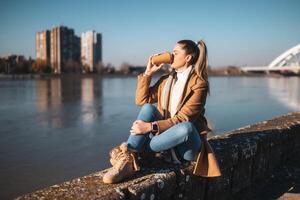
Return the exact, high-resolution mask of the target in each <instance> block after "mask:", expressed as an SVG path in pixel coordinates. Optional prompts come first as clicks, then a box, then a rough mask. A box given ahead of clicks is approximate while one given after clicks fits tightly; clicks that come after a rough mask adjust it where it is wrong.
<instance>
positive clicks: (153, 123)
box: [151, 122, 158, 133]
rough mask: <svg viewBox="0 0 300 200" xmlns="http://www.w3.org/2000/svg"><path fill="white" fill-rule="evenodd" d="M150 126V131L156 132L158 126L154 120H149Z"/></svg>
mask: <svg viewBox="0 0 300 200" xmlns="http://www.w3.org/2000/svg"><path fill="white" fill-rule="evenodd" d="M151 127H152V130H151V132H152V133H157V132H158V126H157V123H156V122H151Z"/></svg>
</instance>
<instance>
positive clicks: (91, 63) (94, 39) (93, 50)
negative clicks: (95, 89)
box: [81, 31, 102, 72]
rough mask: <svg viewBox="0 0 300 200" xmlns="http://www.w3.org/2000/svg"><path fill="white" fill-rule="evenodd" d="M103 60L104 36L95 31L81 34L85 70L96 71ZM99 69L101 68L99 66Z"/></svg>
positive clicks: (82, 59)
mask: <svg viewBox="0 0 300 200" xmlns="http://www.w3.org/2000/svg"><path fill="white" fill-rule="evenodd" d="M101 61H102V37H101V34H100V33H97V32H95V31H87V32H84V33H82V34H81V63H82V65H83V67H84V68H83V70H84V71H88V72H93V71H95V68H96V66H101ZM97 70H101V69H100V68H97Z"/></svg>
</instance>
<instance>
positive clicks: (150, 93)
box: [135, 74, 165, 106]
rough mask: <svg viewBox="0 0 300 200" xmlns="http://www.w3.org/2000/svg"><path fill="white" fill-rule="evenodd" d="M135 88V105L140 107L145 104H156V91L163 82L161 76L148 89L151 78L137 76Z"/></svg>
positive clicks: (141, 75)
mask: <svg viewBox="0 0 300 200" xmlns="http://www.w3.org/2000/svg"><path fill="white" fill-rule="evenodd" d="M137 78H138V81H137V88H136V92H135V103H136V105H138V106H142V105H144V104H145V103H157V100H158V89H159V87H160V85H161V83H162V81H163V80H164V78H165V76H162V77H161V78H160V79H159V80H158V81H157V82H156V83H155V84H154V85H153V86H151V87H150V83H151V76H144V75H143V74H140V75H138V77H137Z"/></svg>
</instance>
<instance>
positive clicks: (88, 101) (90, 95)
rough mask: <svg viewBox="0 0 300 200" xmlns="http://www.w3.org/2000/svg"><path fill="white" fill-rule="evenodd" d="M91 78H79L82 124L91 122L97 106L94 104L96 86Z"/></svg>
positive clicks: (95, 115) (95, 114) (94, 117)
mask: <svg viewBox="0 0 300 200" xmlns="http://www.w3.org/2000/svg"><path fill="white" fill-rule="evenodd" d="M94 85H95V80H94V79H93V78H84V79H82V80H81V113H82V114H81V115H82V122H83V123H84V124H92V123H93V122H94V121H95V119H96V117H97V108H96V106H97V105H95V103H96V102H95V95H96V94H97V92H96V87H94Z"/></svg>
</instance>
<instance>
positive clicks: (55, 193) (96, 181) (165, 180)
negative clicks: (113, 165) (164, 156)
mask: <svg viewBox="0 0 300 200" xmlns="http://www.w3.org/2000/svg"><path fill="white" fill-rule="evenodd" d="M209 143H210V144H211V146H212V147H213V149H214V151H215V153H216V156H217V159H218V160H219V164H220V168H221V171H222V176H220V177H217V178H202V177H196V176H193V175H192V173H191V170H192V168H193V166H192V165H191V166H164V165H162V166H160V168H155V167H150V168H147V169H143V170H142V171H141V172H140V173H139V174H137V175H136V176H135V177H133V178H131V179H129V180H127V181H126V182H123V183H120V184H113V185H106V184H103V182H102V176H103V174H104V173H105V171H106V170H104V171H101V172H97V173H94V174H91V175H88V176H85V177H81V178H78V179H74V180H72V181H69V182H65V183H62V184H60V185H54V186H51V187H49V188H46V189H43V190H40V191H37V192H34V193H30V194H27V195H24V196H21V197H19V198H18V199H41V198H44V199H55V198H56V199H105V200H108V199H141V200H143V199H151V200H154V199H172V200H173V199H201V200H203V199H209V200H214V199H218V200H220V199H234V198H236V196H237V195H238V196H239V197H241V194H243V191H245V190H247V189H249V188H251V187H252V186H254V185H259V184H261V185H263V184H264V182H265V180H266V179H267V177H269V176H271V175H272V173H273V171H274V170H275V169H276V168H278V167H280V166H282V165H283V164H284V163H285V162H286V161H287V160H288V159H289V158H292V157H294V156H295V154H296V153H297V152H299V151H300V112H297V113H290V114H287V115H284V116H280V117H277V118H274V119H271V120H268V121H263V122H259V123H257V124H254V125H249V126H247V127H243V128H240V129H236V130H233V131H230V132H228V133H225V134H224V135H220V136H214V137H212V138H210V140H209Z"/></svg>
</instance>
